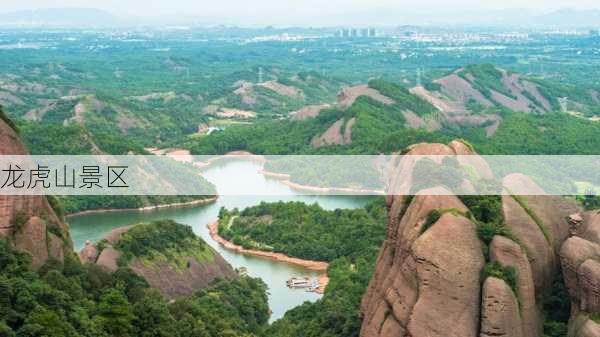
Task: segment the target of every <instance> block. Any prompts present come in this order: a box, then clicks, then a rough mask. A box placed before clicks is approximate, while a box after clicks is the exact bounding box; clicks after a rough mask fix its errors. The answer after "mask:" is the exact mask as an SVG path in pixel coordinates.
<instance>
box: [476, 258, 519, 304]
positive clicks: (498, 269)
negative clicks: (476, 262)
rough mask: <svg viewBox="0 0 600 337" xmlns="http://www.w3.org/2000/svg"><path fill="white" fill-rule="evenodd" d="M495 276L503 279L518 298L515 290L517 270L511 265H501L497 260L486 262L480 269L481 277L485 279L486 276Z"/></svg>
mask: <svg viewBox="0 0 600 337" xmlns="http://www.w3.org/2000/svg"><path fill="white" fill-rule="evenodd" d="M490 276H491V277H496V278H499V279H501V280H504V282H506V284H508V286H509V287H510V288H511V289H512V290H513V292H514V293H515V296H516V297H517V298H518V292H517V277H518V276H517V270H516V269H515V268H514V267H512V266H507V267H506V266H503V265H502V264H501V263H500V262H498V261H493V262H488V263H487V264H486V265H485V266H484V267H483V270H482V271H481V279H482V280H483V281H485V279H486V278H488V277H490Z"/></svg>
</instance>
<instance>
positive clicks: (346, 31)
mask: <svg viewBox="0 0 600 337" xmlns="http://www.w3.org/2000/svg"><path fill="white" fill-rule="evenodd" d="M335 36H336V37H343V38H352V37H377V30H376V29H375V28H342V29H340V30H338V31H337V32H336V33H335Z"/></svg>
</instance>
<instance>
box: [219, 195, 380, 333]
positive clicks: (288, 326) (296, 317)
mask: <svg viewBox="0 0 600 337" xmlns="http://www.w3.org/2000/svg"><path fill="white" fill-rule="evenodd" d="M232 217H235V218H233V221H231V226H229V227H227V226H228V224H229V223H230V220H231V219H232ZM220 219H221V221H222V222H221V226H220V231H219V232H220V234H221V235H223V234H225V235H226V236H228V237H229V238H231V239H232V240H234V241H235V239H236V238H238V240H241V241H242V243H246V244H249V245H251V246H253V247H254V248H258V249H265V247H272V248H271V249H273V250H274V251H278V252H282V253H285V254H286V255H290V256H294V257H301V258H305V259H312V260H322V261H328V262H329V269H328V272H327V273H328V276H329V279H330V280H329V284H328V285H327V289H326V290H325V294H324V296H323V298H321V299H320V300H318V301H316V302H315V303H309V302H306V303H304V304H302V305H301V306H299V307H296V308H294V309H292V310H290V311H288V312H287V313H286V314H285V316H284V317H283V318H282V319H279V320H277V321H276V322H274V323H273V324H272V325H271V326H269V327H268V328H267V330H266V331H265V333H264V335H265V336H268V337H286V336H328V337H329V336H336V337H345V336H358V332H359V331H360V324H361V320H360V318H359V306H360V301H361V298H362V296H363V294H364V292H365V289H366V287H367V285H368V283H369V280H370V279H371V275H372V273H373V270H374V267H375V260H376V258H377V254H378V251H379V247H380V246H381V244H382V242H383V240H384V239H385V233H386V220H387V217H386V210H385V202H384V199H383V198H378V199H376V200H374V201H373V202H371V203H370V204H368V205H367V206H366V207H365V208H362V209H354V210H341V209H337V210H333V211H328V210H324V209H322V208H321V207H320V206H318V205H316V204H315V205H306V204H303V203H299V202H288V203H285V202H277V203H262V204H260V205H258V206H254V207H250V208H247V209H244V210H242V211H239V210H231V211H228V210H225V209H222V210H221V212H220ZM224 226H225V227H224ZM221 231H223V232H225V233H221Z"/></svg>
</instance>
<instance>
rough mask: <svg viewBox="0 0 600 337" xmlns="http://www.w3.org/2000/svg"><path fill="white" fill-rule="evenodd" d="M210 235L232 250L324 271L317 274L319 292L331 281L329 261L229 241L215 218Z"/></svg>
mask: <svg viewBox="0 0 600 337" xmlns="http://www.w3.org/2000/svg"><path fill="white" fill-rule="evenodd" d="M207 227H208V231H209V233H210V237H211V238H212V239H213V240H214V241H215V242H217V243H219V244H220V245H221V246H223V247H224V248H225V249H227V250H232V251H235V252H237V253H240V254H247V255H253V256H257V257H262V258H266V259H271V260H275V261H278V262H284V263H289V264H293V265H296V266H300V267H303V268H306V269H308V270H312V271H316V272H323V273H324V274H323V275H319V276H317V279H318V280H319V285H320V287H319V288H318V289H317V290H315V293H317V294H323V293H324V292H325V288H327V284H328V283H329V276H328V275H327V268H328V267H329V263H327V262H322V261H313V260H304V259H300V258H296V257H290V256H287V255H285V254H282V253H273V252H265V251H262V250H256V249H246V248H244V247H242V246H239V245H236V244H234V243H233V242H230V241H227V240H226V239H225V238H223V237H221V236H220V235H219V221H218V220H215V221H213V222H211V223H209V224H208V225H207Z"/></svg>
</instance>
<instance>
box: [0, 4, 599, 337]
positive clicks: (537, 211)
mask: <svg viewBox="0 0 600 337" xmlns="http://www.w3.org/2000/svg"><path fill="white" fill-rule="evenodd" d="M42 14H43V13H42ZM40 15H41V14H40ZM370 29H371V28H364V29H363V30H356V29H354V30H353V29H347V28H344V27H341V28H340V27H335V28H334V27H324V28H316V27H305V28H302V27H287V28H283V27H262V28H260V27H253V28H240V27H237V26H229V25H206V26H198V27H196V26H192V27H187V26H186V27H163V28H152V29H149V28H148V29H147V28H146V27H143V26H139V27H131V28H97V29H91V28H90V29H77V28H60V29H57V28H48V29H35V28H33V29H6V30H0V155H14V154H17V155H23V156H26V155H28V154H33V155H35V154H44V155H69V156H73V158H74V159H75V158H76V157H75V156H76V155H84V154H85V155H148V156H152V155H166V156H169V157H171V158H173V159H175V160H176V161H177V164H178V165H182V167H184V166H185V165H197V166H202V169H203V171H202V173H203V174H202V176H203V178H200V177H198V183H199V184H202V185H203V186H211V187H214V188H212V189H211V191H212V193H207V194H210V195H181V196H156V195H142V196H139V195H119V196H40V195H31V196H30V195H18V196H13V195H0V313H2V315H1V316H0V336H7V337H13V336H18V337H42V336H44V337H45V336H48V337H63V336H73V337H79V336H90V337H91V336H95V337H105V336H115V337H117V336H118V337H133V336H144V337H155V336H156V337H167V336H168V337H193V336H194V337H198V336H201V337H317V336H318V337H408V336H410V337H433V336H436V337H492V336H506V337H597V336H600V319H599V317H600V316H599V315H600V305H599V303H600V295H599V294H600V292H599V291H598V286H597V285H598V283H599V282H600V272H599V271H600V269H599V266H600V239H599V236H598V233H599V230H598V227H599V225H600V217H599V216H598V209H600V198H598V196H597V195H596V194H595V188H596V186H588V185H586V184H587V183H586V182H585V179H583V178H585V177H582V179H581V181H580V182H578V184H577V186H573V187H574V190H576V191H578V193H579V195H577V196H564V197H563V196H549V195H537V196H530V195H525V196H522V195H513V194H512V192H510V191H512V190H515V188H516V187H518V186H516V185H518V184H523V185H526V186H533V187H537V189H535V190H536V191H541V192H540V194H544V193H542V192H543V191H542V189H541V188H540V187H539V186H537V185H536V183H535V182H534V181H533V180H530V179H529V178H528V177H525V176H518V175H513V176H509V177H510V178H514V180H511V179H505V180H504V181H502V182H501V184H500V186H497V187H501V188H500V190H502V191H504V190H505V189H506V191H509V192H510V193H506V194H505V195H489V196H487V195H485V196H453V195H445V194H444V193H443V192H444V191H445V189H446V188H448V186H435V187H430V188H427V189H425V190H419V191H415V194H417V193H416V192H419V193H418V195H414V196H413V195H407V196H403V195H388V196H381V197H380V196H378V197H373V196H364V195H362V196H361V195H359V194H360V193H359V192H360V190H356V189H355V190H352V189H348V191H349V192H351V193H349V195H328V192H331V191H332V190H331V189H329V190H324V189H319V188H318V186H320V185H319V184H318V182H323V181H325V180H326V179H327V178H332V177H333V178H335V177H337V176H338V175H340V174H342V173H341V172H342V170H341V168H336V167H328V168H320V167H311V165H310V163H308V164H307V163H303V164H302V165H301V164H296V165H294V163H291V164H290V163H287V164H285V163H284V164H281V165H282V166H281V167H279V166H278V163H277V162H267V163H266V164H264V163H261V162H259V161H255V160H232V161H229V160H226V161H224V160H219V159H212V158H211V159H210V160H207V161H206V162H204V163H191V160H192V155H222V154H227V153H237V154H248V153H251V154H256V155H290V154H296V155H363V154H365V155H366V154H368V155H377V154H409V155H426V154H445V155H450V156H452V155H458V154H461V155H475V154H485V155H494V154H506V155H541V154H545V155H598V154H599V152H600V151H599V149H600V137H599V136H600V94H599V93H600V82H599V81H598V78H600V77H599V76H600V38H599V37H598V34H597V33H594V31H593V30H592V31H589V30H583V29H574V30H555V29H545V28H537V29H533V28H523V27H519V28H517V27H508V28H498V27H495V28H494V27H482V28H475V27H470V26H469V27H462V28H459V27H454V26H452V25H449V26H447V25H442V26H439V27H437V26H428V25H425V26H411V25H397V26H390V27H385V28H383V27H382V28H377V33H375V28H372V29H373V34H371V33H369V32H370ZM361 31H362V33H360V32H361ZM353 34H355V35H353ZM215 158H218V157H215ZM263 164H264V165H263ZM576 164H577V163H570V165H576ZM432 165H436V164H435V163H432ZM456 165H460V164H459V163H457V164H456ZM483 165H486V164H485V163H483ZM565 165H566V164H565ZM307 167H308V169H307ZM411 167H412V166H411ZM369 169H372V168H371V167H366V168H364V169H363V171H362V173H363V176H367V175H368V170H369ZM545 169H558V168H545ZM177 172H178V171H173V174H178V173H177ZM298 172H302V173H303V175H302V179H300V180H294V178H295V176H294V174H295V173H298ZM401 173H403V172H401ZM589 174H590V175H592V174H593V175H595V174H596V173H595V172H590V173H589ZM403 179H406V176H403V174H397V175H394V176H392V177H391V181H387V182H385V183H386V184H388V183H389V184H392V185H393V184H402V183H403ZM461 179H462V178H461ZM477 179H478V180H477V181H478V182H479V183H482V184H485V183H486V179H485V177H477ZM459 183H464V184H466V183H467V182H466V181H462V180H459V181H457V184H459ZM299 188H301V189H303V192H302V193H301V192H299V191H298V189H299ZM582 190H583V191H582ZM231 191H238V192H239V191H243V192H246V194H243V195H235V193H231ZM306 191H312V192H314V195H306V193H305V192H306ZM354 194H356V195H354ZM298 277H300V278H304V277H308V278H309V280H312V279H314V280H318V281H319V287H317V289H310V290H316V291H306V290H305V289H304V288H294V287H288V286H286V281H290V280H292V279H294V278H298Z"/></svg>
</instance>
